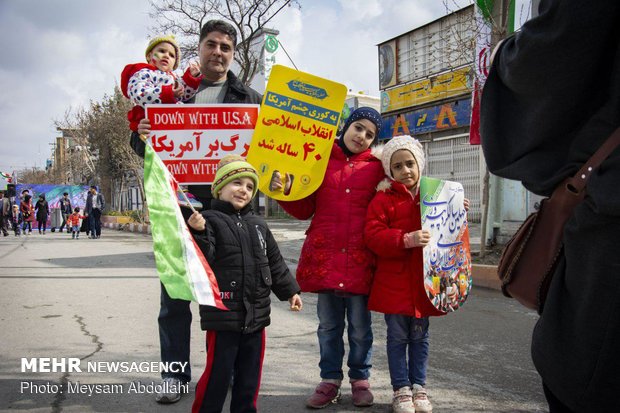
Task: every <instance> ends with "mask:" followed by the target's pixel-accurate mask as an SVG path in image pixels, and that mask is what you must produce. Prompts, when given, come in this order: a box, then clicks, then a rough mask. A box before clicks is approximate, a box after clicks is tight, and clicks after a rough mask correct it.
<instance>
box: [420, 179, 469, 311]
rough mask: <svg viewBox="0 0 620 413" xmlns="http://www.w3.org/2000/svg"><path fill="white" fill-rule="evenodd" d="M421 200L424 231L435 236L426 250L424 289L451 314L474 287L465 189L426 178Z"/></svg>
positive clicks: (440, 306) (436, 304)
mask: <svg viewBox="0 0 620 413" xmlns="http://www.w3.org/2000/svg"><path fill="white" fill-rule="evenodd" d="M420 200H421V202H420V209H421V213H422V229H426V230H428V231H430V233H431V241H430V243H429V244H428V245H427V246H426V247H425V248H424V288H425V290H426V294H427V296H428V298H429V300H430V302H431V303H432V304H433V306H434V307H435V308H437V309H438V310H439V311H440V312H443V313H448V312H451V311H455V310H457V309H458V308H459V307H460V306H461V305H463V303H464V302H465V300H466V299H467V296H468V295H469V292H470V290H471V286H472V277H471V254H470V247H469V226H468V224H467V212H466V211H465V207H464V206H463V200H464V193H463V186H462V185H461V184H459V183H458V182H451V181H442V180H439V179H435V178H428V177H422V180H421V183H420Z"/></svg>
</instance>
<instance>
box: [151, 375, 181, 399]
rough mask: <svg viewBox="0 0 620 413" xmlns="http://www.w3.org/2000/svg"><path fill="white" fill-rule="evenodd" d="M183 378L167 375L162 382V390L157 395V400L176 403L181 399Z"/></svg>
mask: <svg viewBox="0 0 620 413" xmlns="http://www.w3.org/2000/svg"><path fill="white" fill-rule="evenodd" d="M181 384H183V383H181V380H179V379H177V378H176V377H166V378H164V380H163V381H162V382H161V390H160V391H159V392H158V393H157V394H156V395H155V401H156V402H157V403H162V404H170V403H176V402H178V401H179V400H181V389H182V387H181Z"/></svg>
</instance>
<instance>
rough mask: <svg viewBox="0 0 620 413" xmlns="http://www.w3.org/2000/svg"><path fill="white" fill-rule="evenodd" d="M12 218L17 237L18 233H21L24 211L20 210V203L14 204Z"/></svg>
mask: <svg viewBox="0 0 620 413" xmlns="http://www.w3.org/2000/svg"><path fill="white" fill-rule="evenodd" d="M10 218H11V226H12V228H13V232H14V233H15V236H16V237H17V236H18V235H21V233H20V228H21V224H22V213H21V211H20V210H19V205H13V208H12V212H11V217H10Z"/></svg>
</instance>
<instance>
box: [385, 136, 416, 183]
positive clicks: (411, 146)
mask: <svg viewBox="0 0 620 413" xmlns="http://www.w3.org/2000/svg"><path fill="white" fill-rule="evenodd" d="M401 149H406V150H408V151H409V152H411V153H412V154H413V158H414V159H415V161H416V163H417V164H418V168H419V170H418V174H419V175H422V171H423V170H424V164H425V163H426V160H425V158H424V147H423V146H422V144H421V143H420V141H419V140H417V139H415V138H413V137H411V136H409V135H401V136H395V137H393V138H392V139H390V140H389V141H388V142H387V143H386V144H385V146H384V147H383V153H382V154H381V164H382V165H383V170H384V171H385V174H386V175H387V176H389V177H391V176H392V172H391V171H390V164H391V161H392V155H394V152H396V151H399V150H401Z"/></svg>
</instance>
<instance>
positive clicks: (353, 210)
mask: <svg viewBox="0 0 620 413" xmlns="http://www.w3.org/2000/svg"><path fill="white" fill-rule="evenodd" d="M384 176H385V173H384V171H383V167H382V166H381V162H380V161H379V159H377V158H376V157H375V156H373V155H372V154H371V150H370V149H368V150H366V151H364V152H362V153H360V154H356V155H353V156H351V157H347V156H346V155H345V154H344V152H343V151H342V149H341V148H340V147H339V146H338V145H337V143H335V144H334V146H333V148H332V152H331V155H330V158H329V162H328V164H327V171H326V173H325V178H324V180H323V183H322V184H321V186H320V187H319V189H318V190H317V191H316V192H314V193H313V194H312V195H310V196H308V197H306V198H304V199H302V200H299V201H293V202H280V205H282V207H283V208H284V209H285V210H286V212H288V213H289V214H291V215H292V216H294V217H295V218H298V219H308V218H310V217H313V218H312V223H311V224H310V227H309V228H308V230H307V231H306V241H305V242H304V245H303V247H302V250H301V256H300V259H299V265H298V267H297V281H298V282H299V285H300V287H301V290H302V291H304V292H320V291H337V292H341V293H349V294H363V295H367V294H368V293H369V292H370V283H371V280H372V274H373V269H374V256H373V254H372V253H371V252H370V251H369V250H368V249H367V248H366V247H365V245H364V240H363V230H364V222H365V218H366V211H367V209H368V204H369V203H370V201H371V199H372V198H373V196H374V194H375V187H376V185H377V183H379V181H381V179H382V178H383V177H384Z"/></svg>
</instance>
